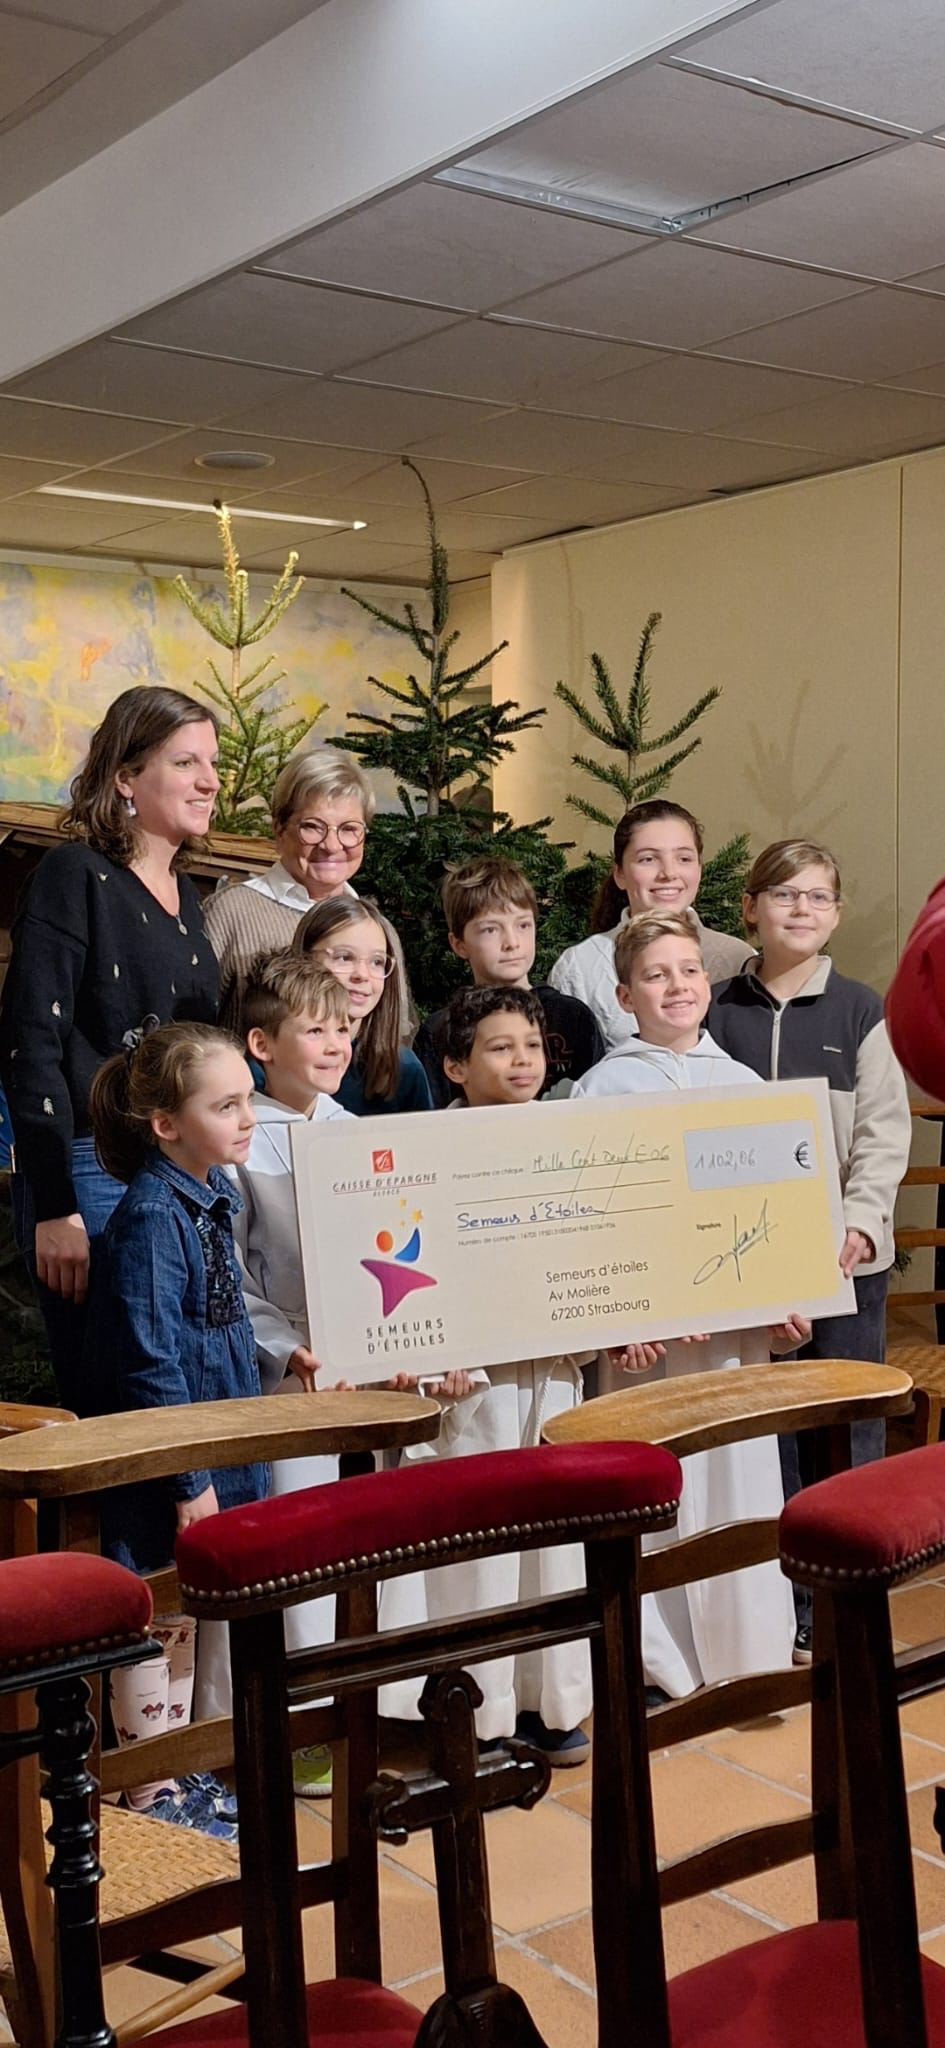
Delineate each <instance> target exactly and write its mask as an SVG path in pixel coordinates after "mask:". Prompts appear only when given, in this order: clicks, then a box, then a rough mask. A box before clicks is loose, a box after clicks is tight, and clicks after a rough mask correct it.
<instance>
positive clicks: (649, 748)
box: [639, 688, 722, 754]
mask: <svg viewBox="0 0 945 2048" xmlns="http://www.w3.org/2000/svg"><path fill="white" fill-rule="evenodd" d="M721 695H722V692H721V690H720V689H718V688H716V689H713V690H706V692H705V695H704V696H702V697H700V698H699V699H698V701H697V702H696V703H695V704H693V705H692V706H691V708H690V710H688V711H686V712H684V714H683V716H682V718H680V719H677V721H676V724H675V725H671V726H669V727H668V728H667V730H666V732H663V733H661V734H660V736H659V739H658V740H644V741H642V742H641V745H640V749H639V751H640V753H641V754H655V753H656V752H657V750H658V749H659V748H660V747H671V746H672V744H673V741H674V740H678V739H681V738H682V735H683V733H684V732H688V731H689V728H690V726H692V725H695V722H696V719H697V718H701V717H702V714H703V712H704V711H707V710H708V708H709V705H710V704H714V703H715V700H716V698H717V697H721Z"/></svg>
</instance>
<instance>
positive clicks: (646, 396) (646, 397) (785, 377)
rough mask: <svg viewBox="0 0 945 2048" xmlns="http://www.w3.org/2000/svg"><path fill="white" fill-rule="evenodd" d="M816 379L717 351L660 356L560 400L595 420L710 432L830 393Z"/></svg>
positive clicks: (821, 382)
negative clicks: (731, 359) (734, 359)
mask: <svg viewBox="0 0 945 2048" xmlns="http://www.w3.org/2000/svg"><path fill="white" fill-rule="evenodd" d="M830 389H831V387H830V385H829V384H828V383H826V381H825V380H822V379H819V378H809V377H798V376H791V375H790V374H789V373H788V372H787V371H783V370H770V369H759V368H757V367H756V366H755V365H754V364H748V363H728V362H722V361H721V360H720V358H719V357H717V356H683V355H674V356H663V357H662V358H661V359H660V360H659V361H658V362H656V363H654V364H653V366H652V367H651V368H650V369H646V370H631V371H630V372H629V374H628V375H627V376H624V377H607V378H605V379H604V380H603V382H601V383H596V384H592V385H591V386H590V388H589V389H588V390H586V391H581V392H578V393H574V392H571V393H569V394H568V397H567V398H566V399H565V400H563V401H562V404H563V405H566V406H567V410H568V411H569V412H575V413H583V414H586V415H587V416H588V417H589V418H591V419H596V420H607V419H612V420H631V421H633V422H634V424H636V425H639V426H646V427H672V428H674V429H675V430H676V431H677V432H681V433H711V432H712V431H713V429H716V428H723V427H725V426H727V425H728V424H729V423H730V422H731V421H732V420H737V419H741V418H744V417H745V415H746V414H747V413H749V412H751V413H756V412H759V413H761V412H774V410H775V409H776V408H779V409H780V408H781V407H783V406H786V405H790V404H791V403H792V402H793V403H799V402H806V401H807V400H808V399H814V398H819V397H822V396H829V394H830Z"/></svg>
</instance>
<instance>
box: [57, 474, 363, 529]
mask: <svg viewBox="0 0 945 2048" xmlns="http://www.w3.org/2000/svg"><path fill="white" fill-rule="evenodd" d="M37 494H38V495H39V496H41V497H46V498H93V499H94V500H95V502H96V504H99V505H148V506H150V507H152V508H154V509H156V510H157V511H160V512H210V513H213V512H214V511H215V509H216V508H215V506H213V505H199V504H195V503H194V502H193V500H192V499H190V498H140V497H136V496H134V495H133V494H132V493H131V492H130V491H87V490H82V489H80V487H79V485H78V484H40V485H39V486H38V492H37ZM233 515H234V517H235V518H236V519H274V520H277V521H280V522H281V523H282V525H284V526H285V525H288V526H347V527H350V528H351V531H352V532H353V533H361V532H362V531H363V529H364V527H365V526H366V525H367V520H366V519H315V518H313V516H312V515H311V513H308V512H258V511H254V510H253V509H252V508H251V507H250V506H249V505H234V507H233Z"/></svg>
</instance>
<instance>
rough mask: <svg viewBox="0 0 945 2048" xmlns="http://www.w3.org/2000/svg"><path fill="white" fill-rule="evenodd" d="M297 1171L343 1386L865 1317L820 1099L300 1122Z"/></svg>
mask: <svg viewBox="0 0 945 2048" xmlns="http://www.w3.org/2000/svg"><path fill="white" fill-rule="evenodd" d="M292 1154H293V1164H294V1170H295V1182H296V1199H297V1202H298V1212H299V1228H300V1234H301V1240H302V1259H303V1265H304V1270H305V1292H306V1300H307V1304H308V1315H309V1330H310V1341H311V1346H312V1350H313V1351H314V1353H315V1356H316V1358H318V1359H319V1361H320V1362H321V1363H322V1364H323V1365H324V1366H325V1367H326V1370H327V1373H328V1374H329V1375H330V1374H335V1375H337V1377H338V1378H343V1379H349V1380H354V1381H370V1380H380V1379H387V1378H389V1377H390V1375H391V1374H392V1373H395V1372H415V1373H420V1374H424V1375H428V1374H431V1373H435V1372H437V1371H443V1370H446V1368H447V1367H449V1366H474V1365H499V1364H502V1363H504V1362H506V1361H508V1360H511V1359H517V1358H547V1357H550V1356H552V1355H553V1354H554V1353H556V1352H559V1351H580V1350H586V1349H588V1348H589V1347H594V1346H596V1345H601V1346H603V1345H607V1344H620V1343H623V1342H626V1341H630V1340H632V1339H640V1338H644V1337H650V1338H666V1337H679V1336H687V1335H693V1334H695V1333H697V1332H701V1331H704V1332H707V1333H708V1332H711V1331H714V1330H735V1329H749V1328H752V1327H753V1326H757V1325H759V1324H762V1323H769V1322H779V1321H781V1320H782V1319H783V1318H784V1316H786V1315H787V1314H788V1313H789V1312H790V1311H791V1310H792V1309H795V1310H799V1311H800V1312H802V1313H803V1314H805V1315H809V1316H823V1315H838V1314H849V1313H851V1312H852V1311H853V1310H854V1308H855V1306H856V1304H855V1298H854V1293H853V1287H852V1284H851V1283H850V1282H849V1281H846V1280H844V1279H843V1276H842V1274H841V1272H840V1268H839V1266H838V1264H837V1259H838V1254H839V1251H840V1247H841V1245H842V1243H843V1235H844V1228H843V1218H842V1212H841V1206H840V1187H839V1180H838V1174H837V1161H836V1154H835V1151H834V1143H833V1134H832V1128H831V1122H830V1111H829V1105H828V1098H827V1085H826V1082H825V1081H822V1080H816V1081H805V1082H803V1083H801V1082H794V1081H784V1082H767V1083H763V1082H760V1081H759V1083H758V1086H757V1088H703V1089H693V1090H691V1091H689V1090H686V1091H684V1092H683V1091H674V1092H673V1093H671V1094H665V1095H664V1094H658V1095H656V1094H654V1095H643V1096H640V1095H635V1096H629V1095H628V1096H608V1097H605V1098H603V1099H598V1100H596V1101H594V1100H587V1099H582V1100H578V1101H574V1102H540V1103H529V1104H523V1105H522V1106H521V1107H514V1108H503V1109H474V1110H461V1111H440V1112H438V1113H435V1114H434V1115H432V1116H431V1115H422V1116H400V1117H397V1118H390V1117H380V1118H377V1117H366V1118H358V1119H352V1120H351V1121H350V1122H349V1121H342V1120H341V1119H339V1120H338V1121H337V1122H329V1123H315V1124H294V1125H293V1126H292Z"/></svg>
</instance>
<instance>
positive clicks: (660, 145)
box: [465, 64, 882, 217]
mask: <svg viewBox="0 0 945 2048" xmlns="http://www.w3.org/2000/svg"><path fill="white" fill-rule="evenodd" d="M881 140H882V138H881V137H879V136H877V135H876V133H875V132H873V131H871V130H869V129H866V128H857V127H855V126H854V125H853V124H852V123H851V122H849V121H832V120H828V119H825V118H824V116H823V115H819V114H809V113H806V112H804V111H803V110H802V109H800V108H797V107H786V106H780V105H778V103H777V102H776V101H774V100H765V99H759V98H757V97H756V96H755V95H754V94H751V93H745V92H741V91H739V90H738V89H737V88H735V87H734V86H729V85H725V84H720V83H718V82H717V81H716V80H714V79H707V78H699V77H695V76H693V75H692V74H691V73H687V72H684V71H674V70H672V69H671V68H670V67H669V66H667V65H663V64H655V65H650V66H648V67H647V68H646V69H643V70H637V71H631V72H623V73H621V74H620V75H619V76H618V77H617V78H614V79H610V80H608V82H607V83H606V84H605V85H601V86H598V87H596V88H595V90H594V91H593V93H584V94H579V95H578V96H577V97H575V98H573V99H570V100H565V101H564V103H563V104H562V105H561V106H558V107H554V108H552V109H551V111H550V112H549V113H546V114H539V115H538V116H537V118H536V119H534V120H532V121H529V122H527V123H526V124H525V126H524V127H522V128H520V129H518V130H516V131H515V132H514V133H513V134H511V135H505V136H503V137H502V138H501V139H500V141H498V142H494V143H491V144H490V145H489V147H488V148H487V149H483V150H479V151H477V153H476V154H475V156H472V157H469V158H467V159H466V160H465V161H466V162H467V163H468V164H470V165H471V166H473V167H474V168H475V169H477V170H485V171H490V172H492V173H494V174H499V175H505V176H511V177H517V178H526V179H529V180H530V181H532V182H534V183H535V184H540V185H542V186H544V187H546V188H548V189H550V190H553V191H558V192H565V193H567V194H568V196H569V197H570V198H571V199H581V198H594V199H605V200H614V201H616V202H618V203H623V204H625V205H632V206H637V207H640V208H642V209H643V210H645V211H646V212H648V213H652V214H653V215H655V216H657V217H660V216H667V215H668V216H675V215H678V214H685V213H688V212H689V211H690V210H691V209H693V208H696V207H703V206H709V205H712V204H715V203H718V202H720V201H723V200H726V199H732V198H736V197H737V196H738V195H739V194H741V193H743V192H751V191H756V190H758V188H759V187H761V186H770V185H773V184H776V183H779V182H780V181H781V180H783V179H785V178H797V177H801V176H803V175H805V174H806V173H809V172H811V171H816V170H820V169H822V168H824V167H825V166H826V165H828V164H835V163H842V162H845V161H847V160H848V159H849V158H850V157H855V156H858V155H860V154H862V153H865V152H869V151H871V150H874V149H876V148H877V147H878V146H879V144H880V142H881Z"/></svg>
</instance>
